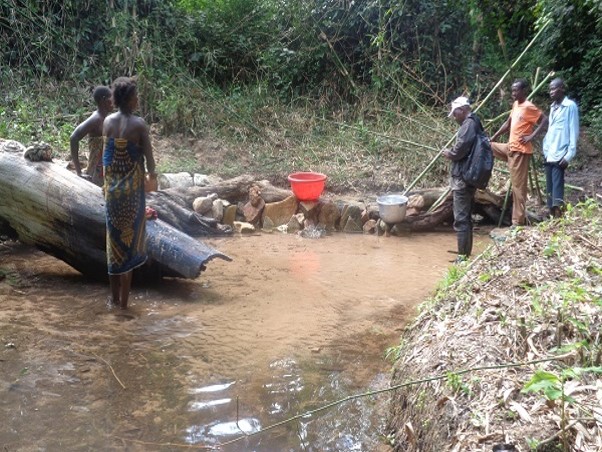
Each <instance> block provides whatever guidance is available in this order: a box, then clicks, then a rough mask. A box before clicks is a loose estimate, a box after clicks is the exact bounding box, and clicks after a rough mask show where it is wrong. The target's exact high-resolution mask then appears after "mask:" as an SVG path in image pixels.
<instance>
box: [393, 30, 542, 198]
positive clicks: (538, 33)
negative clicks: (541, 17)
mask: <svg viewBox="0 0 602 452" xmlns="http://www.w3.org/2000/svg"><path fill="white" fill-rule="evenodd" d="M550 22H551V21H546V22H545V23H544V24H543V26H542V27H541V28H540V29H539V31H538V32H537V34H536V35H535V36H534V37H533V39H531V41H530V42H529V44H527V47H525V49H524V50H523V51H522V52H521V54H520V55H519V56H518V57H517V58H516V59H515V60H514V63H512V65H511V66H510V67H509V68H508V70H507V71H506V72H505V73H504V75H502V78H500V80H499V81H498V82H497V83H496V84H495V86H494V87H493V88H492V89H491V91H490V92H489V94H487V96H486V97H485V99H483V100H482V101H481V103H480V104H479V106H478V107H477V108H476V109H475V110H474V112H475V113H476V112H478V111H479V110H480V108H481V107H482V106H483V105H485V103H486V102H487V101H488V100H489V98H490V97H491V96H492V95H493V93H494V92H495V91H496V90H497V89H498V87H499V86H500V85H501V84H502V82H503V81H504V80H505V79H506V77H507V76H508V74H510V72H511V71H512V69H514V67H515V66H516V65H517V64H518V63H519V61H520V60H522V58H523V56H525V54H526V53H527V51H528V50H529V49H530V48H531V46H533V44H534V43H535V41H537V38H539V36H540V35H541V33H542V32H543V31H544V30H545V29H546V28H547V27H548V25H549V24H550ZM457 135H458V133H457V132H456V133H455V134H454V136H453V137H452V138H450V139H449V140H448V141H447V143H446V144H445V145H444V146H443V148H444V149H445V148H446V147H448V146H449V145H450V144H451V143H452V142H453V140H454V139H455V138H456V136H457ZM441 155H443V149H441V150H440V151H439V152H438V153H437V155H435V157H434V158H433V160H431V162H430V163H429V164H428V165H427V166H426V168H425V169H424V170H423V171H422V172H421V173H420V174H419V175H418V176H417V177H416V179H414V180H413V181H412V182H411V183H410V185H408V187H407V188H406V189H405V190H404V192H403V194H406V193H407V192H409V191H410V190H411V189H412V188H414V186H415V185H416V184H417V183H418V182H420V180H421V179H422V178H423V177H424V176H425V175H426V174H427V173H428V172H429V171H430V170H431V168H432V167H433V166H435V163H437V160H439V157H441Z"/></svg>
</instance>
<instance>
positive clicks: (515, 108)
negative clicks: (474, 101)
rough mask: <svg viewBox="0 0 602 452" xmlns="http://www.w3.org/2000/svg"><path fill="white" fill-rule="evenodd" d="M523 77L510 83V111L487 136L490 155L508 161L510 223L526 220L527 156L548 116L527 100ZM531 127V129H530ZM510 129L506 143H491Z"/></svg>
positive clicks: (546, 122) (515, 223) (518, 223)
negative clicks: (489, 142) (497, 127)
mask: <svg viewBox="0 0 602 452" xmlns="http://www.w3.org/2000/svg"><path fill="white" fill-rule="evenodd" d="M527 87H528V85H527V82H526V80H522V79H519V80H516V81H515V82H514V83H513V84H512V99H514V104H513V105H512V112H511V113H510V116H509V117H508V119H507V120H506V122H505V123H504V124H502V126H501V127H500V129H499V130H498V131H497V132H496V133H494V134H493V136H492V137H491V141H492V143H491V149H492V150H493V155H494V156H495V157H497V158H499V159H500V160H503V161H505V162H507V163H508V169H509V170H510V182H511V183H512V225H513V226H522V225H524V224H525V220H526V214H525V211H526V208H525V205H526V202H527V182H528V178H529V160H530V159H531V155H532V154H533V144H532V143H531V142H532V141H533V139H534V138H535V137H536V136H537V135H538V134H539V133H540V132H541V131H542V130H544V129H545V128H546V125H547V124H548V117H547V116H546V115H545V114H544V113H542V111H541V110H540V109H539V108H537V107H536V106H535V105H533V104H532V103H531V102H529V101H528V100H527V92H528V89H527ZM533 129H535V130H533ZM508 130H510V136H509V140H508V143H495V142H494V141H495V140H496V138H497V137H498V136H500V135H502V134H504V133H506V132H507V131H508Z"/></svg>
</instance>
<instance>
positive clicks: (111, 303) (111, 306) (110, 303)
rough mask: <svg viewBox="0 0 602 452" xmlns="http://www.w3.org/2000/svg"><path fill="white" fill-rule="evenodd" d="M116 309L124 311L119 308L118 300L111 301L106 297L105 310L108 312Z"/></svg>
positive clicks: (110, 297) (111, 298)
mask: <svg viewBox="0 0 602 452" xmlns="http://www.w3.org/2000/svg"><path fill="white" fill-rule="evenodd" d="M116 307H120V308H121V309H125V308H123V307H122V306H121V302H120V301H119V300H115V299H113V297H112V296H110V295H109V296H108V297H107V309H108V310H109V311H110V310H112V309H114V308H116Z"/></svg>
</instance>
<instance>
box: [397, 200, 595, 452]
mask: <svg viewBox="0 0 602 452" xmlns="http://www.w3.org/2000/svg"><path fill="white" fill-rule="evenodd" d="M601 327H602V208H601V207H600V206H599V205H598V204H596V203H595V202H593V201H592V200H590V202H589V203H588V204H587V205H585V206H583V207H580V208H578V209H574V210H570V211H569V213H568V214H567V215H566V217H565V218H564V219H561V220H555V221H548V222H545V223H542V224H540V225H538V226H536V227H530V228H526V229H518V230H516V231H513V232H509V233H508V235H507V240H506V241H505V242H503V243H502V244H499V245H497V246H495V247H493V248H492V249H491V251H490V252H488V253H485V254H484V255H483V256H482V257H481V258H480V259H478V260H477V261H476V262H474V264H473V265H471V267H470V268H469V269H467V271H466V273H465V274H464V275H462V273H458V275H457V281H456V282H453V283H452V284H450V285H449V286H448V287H446V288H445V289H444V290H442V291H440V292H439V293H438V294H437V296H436V297H435V299H434V300H433V301H431V302H430V304H427V305H425V306H424V311H423V313H422V314H421V315H420V316H419V317H418V318H417V319H416V321H415V322H414V324H413V325H412V326H411V328H410V329H409V330H408V331H407V332H406V334H404V339H403V344H404V345H403V347H402V348H401V351H400V358H399V360H398V361H397V363H396V364H395V373H394V377H393V383H394V384H401V383H404V382H411V381H415V380H418V379H422V378H429V377H434V378H433V380H432V381H430V382H428V383H424V384H420V385H412V386H410V387H408V388H407V389H403V390H400V391H398V392H397V393H396V395H395V397H394V399H393V403H392V412H393V416H392V419H391V423H390V425H391V429H392V433H391V434H392V436H393V437H394V440H395V450H396V451H430V450H433V451H435V450H437V451H491V450H492V449H493V447H494V446H496V445H500V444H509V446H506V447H505V448H503V449H502V450H518V451H527V450H534V449H535V450H543V451H548V450H549V451H551V450H565V451H581V452H583V451H599V450H601V448H602V379H601V378H600V374H601V372H602V368H601V367H600V365H601V364H602V363H601V356H602V348H601V343H602V341H601V337H600V328H601ZM525 362H531V363H532V364H529V365H520V366H516V365H513V363H525ZM482 367H491V368H490V369H488V370H470V369H475V368H482ZM465 370H466V372H464V371H465ZM460 372H461V373H460ZM511 446H513V447H515V449H513V448H511ZM493 450H497V449H493Z"/></svg>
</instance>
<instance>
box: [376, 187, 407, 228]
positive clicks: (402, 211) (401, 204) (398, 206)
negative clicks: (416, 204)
mask: <svg viewBox="0 0 602 452" xmlns="http://www.w3.org/2000/svg"><path fill="white" fill-rule="evenodd" d="M376 202H377V204H378V214H379V216H380V219H381V220H383V221H384V222H385V223H389V224H396V223H401V222H402V221H403V219H404V218H405V216H406V208H407V207H408V197H407V196H404V195H398V194H389V195H382V196H379V197H378V198H376Z"/></svg>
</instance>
